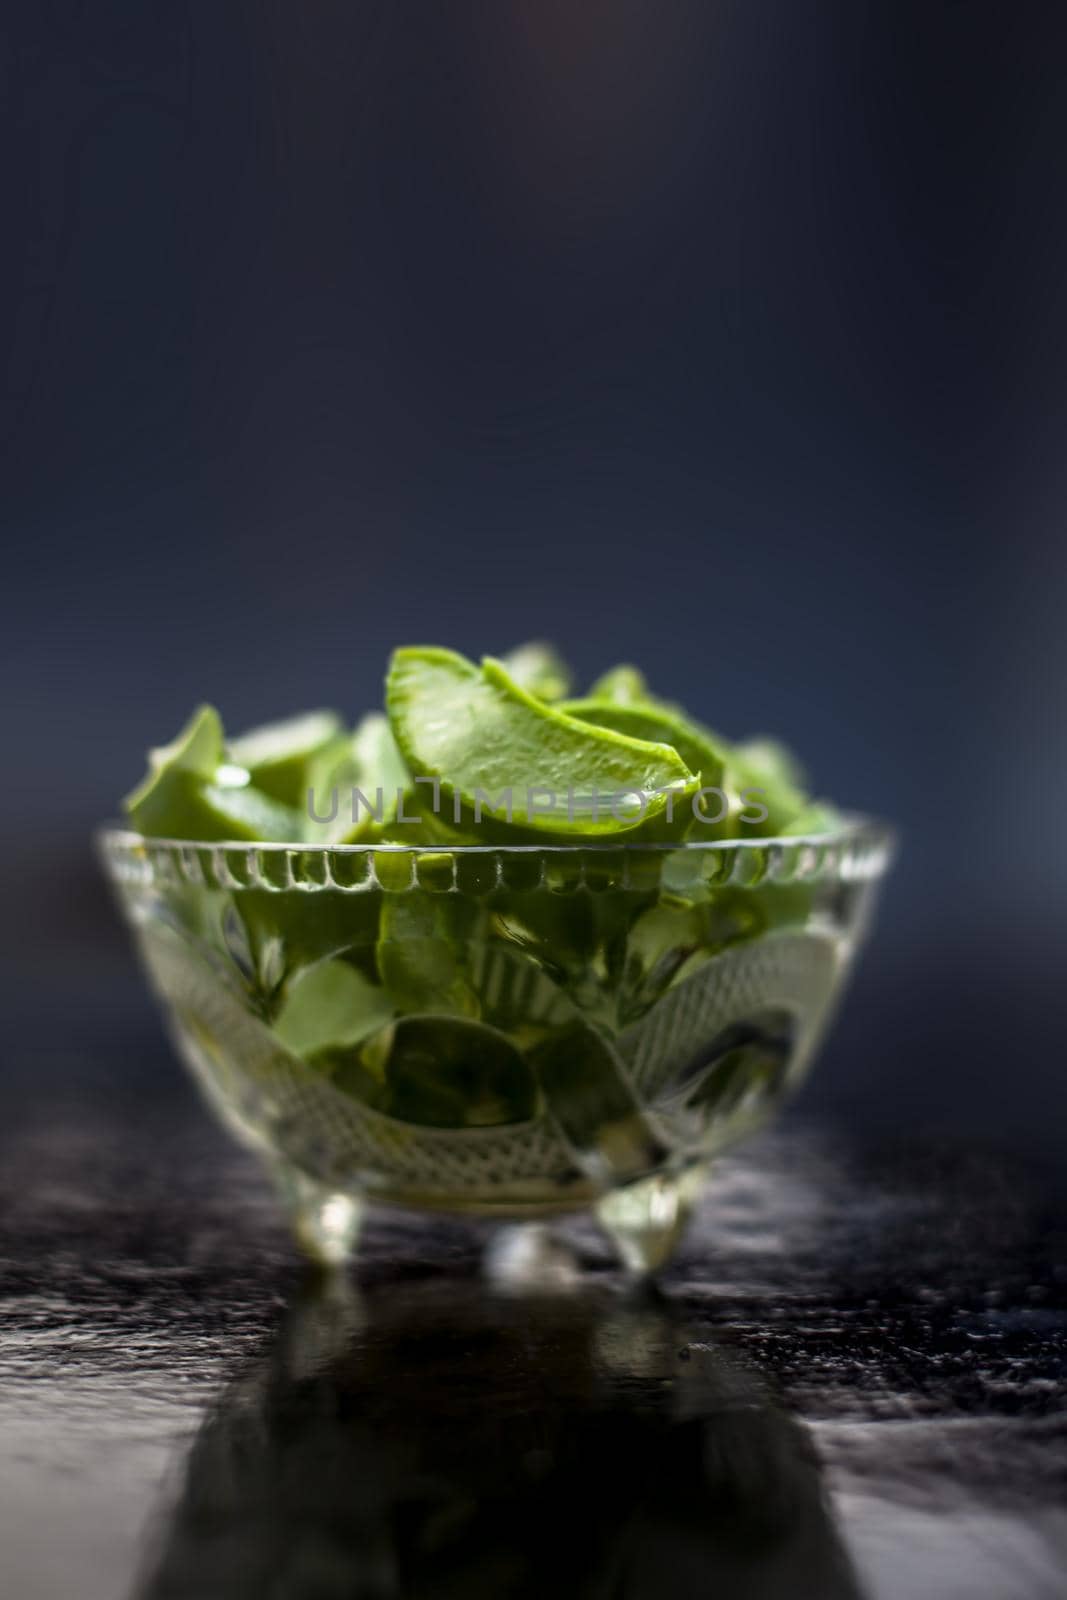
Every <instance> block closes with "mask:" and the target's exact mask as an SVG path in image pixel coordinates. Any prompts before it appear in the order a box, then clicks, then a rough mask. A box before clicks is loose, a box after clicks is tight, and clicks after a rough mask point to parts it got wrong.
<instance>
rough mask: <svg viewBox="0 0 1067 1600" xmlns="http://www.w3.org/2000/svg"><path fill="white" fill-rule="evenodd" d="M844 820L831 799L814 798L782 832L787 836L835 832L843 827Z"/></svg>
mask: <svg viewBox="0 0 1067 1600" xmlns="http://www.w3.org/2000/svg"><path fill="white" fill-rule="evenodd" d="M842 821H843V819H842V816H841V813H840V811H838V809H837V807H836V806H833V805H831V804H830V802H829V800H813V801H812V802H811V804H810V805H806V806H805V807H804V809H803V810H802V811H800V812H798V813H797V815H796V816H795V817H794V818H793V820H792V821H791V822H787V823H786V825H785V827H784V828H783V829H782V833H783V834H785V835H786V836H787V837H796V836H797V835H798V834H805V833H833V832H834V830H835V829H836V828H840V827H841V825H842Z"/></svg>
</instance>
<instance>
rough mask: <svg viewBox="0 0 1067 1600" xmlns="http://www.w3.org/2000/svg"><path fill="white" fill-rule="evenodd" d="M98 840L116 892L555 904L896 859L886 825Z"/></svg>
mask: <svg viewBox="0 0 1067 1600" xmlns="http://www.w3.org/2000/svg"><path fill="white" fill-rule="evenodd" d="M96 840H97V845H98V848H99V851H100V854H101V856H102V858H103V860H104V864H105V866H106V867H107V870H108V871H109V873H110V874H111V875H112V876H113V877H114V878H115V879H116V880H117V881H119V882H124V883H131V884H132V883H140V884H150V883H155V884H158V885H159V886H161V887H163V886H167V885H174V884H177V883H188V884H191V885H195V886H197V887H207V888H218V889H230V890H233V889H267V890H273V891H276V892H277V891H285V890H290V889H300V890H304V891H306V892H313V891H315V890H322V889H340V890H342V891H348V892H353V893H356V892H360V891H365V890H367V889H373V888H380V889H384V890H386V891H388V892H391V893H401V892H403V891H404V890H406V889H413V888H425V889H428V890H431V891H433V892H437V893H441V892H448V891H449V890H459V891H460V892H471V893H489V892H491V891H492V889H494V888H496V887H505V888H507V887H511V888H516V889H520V888H521V889H524V890H530V889H535V888H537V887H539V886H540V885H542V884H543V885H544V886H545V887H548V888H556V889H557V892H566V891H567V890H569V889H572V888H577V887H580V886H581V885H582V884H585V886H587V887H589V888H597V889H612V888H619V889H627V888H633V889H637V888H640V887H643V886H644V885H643V882H642V873H641V870H640V869H641V864H642V863H645V864H647V865H648V866H652V865H654V864H656V865H658V867H659V869H660V870H661V871H664V872H666V873H668V874H669V876H670V878H671V880H672V884H673V883H674V881H675V880H677V886H678V887H682V879H683V878H684V879H687V880H688V879H692V881H693V882H694V883H695V882H696V881H698V880H700V879H702V880H703V881H704V882H706V883H708V884H709V885H713V884H715V885H726V884H734V885H738V886H746V885H747V886H752V885H755V884H758V883H779V884H790V883H815V882H826V881H827V880H836V881H839V882H862V881H865V880H871V879H875V878H879V877H881V876H882V875H883V874H884V872H885V871H886V869H887V867H888V866H889V864H890V861H891V860H892V856H893V852H894V848H895V835H894V833H893V830H892V829H891V828H890V827H889V826H888V825H887V824H886V823H884V822H880V821H878V820H876V819H874V818H869V817H861V816H854V817H847V818H845V820H844V821H843V823H842V825H841V826H840V827H838V828H835V829H833V830H831V831H829V832H826V833H817V834H807V835H799V834H798V835H796V836H795V837H794V836H790V835H782V836H779V837H777V838H760V839H689V840H684V841H682V842H680V843H670V842H667V843H647V844H644V843H642V844H636V843H630V844H626V843H614V844H613V843H596V844H573V845H549V844H544V845H543V844H484V845H480V844H479V845H447V844H434V845H406V844H359V843H356V844H343V845H328V844H301V843H295V842H294V843H287V842H283V841H276V840H271V841H267V840H263V841H248V840H246V841H238V840H226V839H220V840H211V841H206V840H195V839H156V838H150V837H147V836H146V835H143V834H139V833H134V832H132V831H131V830H130V829H128V828H122V827H118V826H114V827H105V828H102V829H101V830H100V831H99V833H98V834H97V836H96ZM668 863H669V865H668ZM564 867H565V869H566V875H565V878H564V879H560V880H559V883H558V886H557V884H556V883H554V882H553V879H554V878H555V873H554V872H553V868H564ZM613 868H614V870H613ZM405 869H406V870H405ZM531 869H533V870H532V871H531Z"/></svg>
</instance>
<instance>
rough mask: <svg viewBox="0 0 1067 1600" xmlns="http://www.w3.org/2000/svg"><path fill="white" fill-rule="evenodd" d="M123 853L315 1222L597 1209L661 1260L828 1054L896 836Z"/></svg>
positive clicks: (184, 1052)
mask: <svg viewBox="0 0 1067 1600" xmlns="http://www.w3.org/2000/svg"><path fill="white" fill-rule="evenodd" d="M99 842H100V849H101V853H102V856H103V860H104V862H105V865H106V868H107V871H108V874H109V876H110V878H111V880H112V883H113V884H114V886H115V889H116V891H117V894H118V898H119V900H120V903H121V906H122V908H123V911H124V913H125V915H126V917H127V919H128V920H129V922H130V924H131V926H132V927H133V929H134V933H135V936H136V939H137V943H138V947H139V950H140V953H141V956H142V958H143V960H144V963H145V966H146V968H147V971H148V974H149V978H150V981H151V983H152V985H153V987H154V989H155V991H156V993H157V994H158V995H159V997H160V999H161V1001H162V1002H163V1009H164V1011H165V1014H166V1016H167V1019H168V1022H169V1025H170V1028H171V1031H172V1033H173V1037H174V1040H175V1043H176V1045H177V1048H178V1050H179V1052H180V1054H181V1056H182V1057H183V1059H184V1060H185V1061H186V1062H187V1063H188V1065H189V1066H190V1067H191V1069H192V1071H193V1073H194V1075H195V1077H196V1078H197V1080H198V1082H199V1083H200V1085H201V1086H202V1088H203V1090H204V1091H205V1093H206V1095H207V1097H208V1099H209V1100H210V1101H211V1103H212V1104H213V1105H214V1106H215V1107H216V1108H217V1110H218V1112H219V1114H220V1115H221V1117H222V1118H223V1120H224V1121H225V1122H226V1123H228V1124H229V1125H230V1126H231V1127H232V1128H233V1129H234V1130H235V1132H236V1133H237V1134H238V1136H239V1137H240V1138H241V1139H242V1140H244V1141H245V1142H246V1143H248V1144H251V1145H252V1146H254V1147H255V1148H256V1149H257V1150H258V1151H259V1152H260V1153H261V1155H262V1156H263V1158H264V1159H265V1161H266V1162H267V1164H268V1166H269V1167H270V1168H271V1170H272V1172H273V1173H274V1175H275V1177H276V1178H277V1180H278V1183H279V1186H280V1189H281V1192H282V1195H283V1197H284V1201H285V1204H286V1206H287V1208H288V1210H289V1213H290V1216H291V1218H292V1221H293V1225H294V1229H295V1232H296V1234H297V1237H298V1239H299V1240H300V1242H301V1244H302V1245H303V1246H304V1248H305V1249H306V1250H307V1251H308V1252H309V1253H310V1254H312V1255H313V1256H315V1257H317V1258H318V1259H320V1260H322V1261H329V1262H338V1261H341V1260H343V1259H344V1258H345V1257H346V1256H347V1255H348V1254H349V1253H350V1252H351V1250H352V1249H353V1247H354V1244H355V1241H356V1237H357V1233H358V1228H359V1222H360V1218H361V1215H362V1213H363V1210H364V1206H365V1203H366V1202H367V1201H368V1200H379V1201H382V1202H386V1203H390V1204H399V1205H404V1206H415V1207H428V1208H431V1209H448V1210H459V1211H467V1212H475V1213H481V1214H492V1215H497V1216H511V1217H524V1216H536V1215H539V1214H544V1213H547V1212H553V1211H568V1210H580V1209H583V1208H588V1207H591V1208H594V1209H595V1211H596V1214H597V1216H598V1217H599V1219H600V1221H601V1223H602V1224H603V1225H604V1227H605V1228H606V1230H607V1231H608V1233H609V1234H610V1235H611V1236H612V1237H613V1238H614V1240H615V1241H616V1244H617V1246H618V1248H619V1251H620V1254H621V1256H622V1258H623V1260H624V1262H625V1263H626V1264H627V1265H629V1266H630V1267H632V1268H634V1269H637V1270H654V1269H655V1268H656V1267H658V1266H659V1265H661V1264H662V1263H663V1262H664V1261H665V1260H666V1259H667V1257H668V1256H669V1254H670V1252H671V1250H672V1249H673V1247H674V1245H675V1244H676V1242H677V1240H678V1238H679V1236H680V1233H681V1230H682V1228H683V1226H684V1224H685V1220H686V1216H687V1214H688V1210H689V1207H690V1205H691V1202H692V1199H693V1197H694V1194H695V1191H696V1188H697V1186H698V1185H699V1182H700V1179H701V1177H702V1174H703V1172H704V1170H705V1169H706V1166H707V1164H708V1162H709V1161H710V1160H711V1159H712V1157H714V1155H715V1154H716V1153H717V1152H718V1151H720V1150H722V1149H723V1148H724V1147H725V1146H727V1145H729V1144H732V1143H733V1142H734V1141H735V1140H737V1139H739V1138H740V1137H741V1136H742V1135H744V1134H746V1133H748V1132H749V1131H750V1130H752V1129H753V1128H755V1127H756V1126H758V1125H759V1124H760V1123H761V1122H763V1121H764V1120H765V1119H766V1118H767V1116H768V1115H769V1114H770V1113H771V1112H772V1111H773V1110H774V1108H775V1107H776V1106H777V1105H778V1104H779V1103H780V1102H781V1100H782V1098H783V1096H784V1095H785V1094H786V1093H787V1092H788V1091H789V1090H790V1089H791V1088H792V1087H793V1086H794V1085H795V1084H796V1083H797V1082H798V1081H799V1079H800V1078H801V1076H802V1075H803V1074H804V1072H805V1071H806V1069H807V1067H808V1066H809V1064H810V1062H811V1059H812V1055H813V1052H814V1050H815V1048H816V1046H817V1044H818V1042H819V1039H820V1037H821V1036H822V1034H823V1032H824V1030H825V1028H826V1025H827V1022H828V1019H829V1017H830V1015H831V1013H832V1010H833V1006H834V1003H835V1001H836V1000H837V998H838V996H839V994H840V992H841V989H842V986H843V982H844V978H845V975H846V973H847V971H848V968H849V966H850V963H851V960H852V957H853V955H854V954H855V952H856V949H857V947H858V945H859V942H860V940H861V937H862V935H863V933H864V930H865V928H866V926H867V923H868V919H869V914H870V910H871V905H872V897H873V894H874V892H875V888H876V885H877V883H878V880H879V879H880V878H881V876H882V874H883V873H884V871H885V869H886V867H887V864H888V862H889V858H890V855H891V849H892V838H891V835H890V833H889V831H888V829H887V828H886V827H885V826H884V825H882V824H880V823H877V822H872V821H869V820H866V819H863V818H857V819H850V820H849V821H847V822H846V823H845V824H844V825H843V826H842V827H840V828H839V829H837V830H836V831H834V832H832V833H824V834H820V835H817V836H811V837H808V838H781V839H751V840H749V839H744V840H729V841H716V842H713V843H704V842H699V843H687V844H683V845H658V846H656V845H628V846H593V847H588V846H568V847H548V846H544V847H543V846H539V845H533V846H508V847H497V846H492V845H489V846H468V847H463V848H459V847H457V848H451V849H441V848H436V847H432V848H431V847H405V846H384V845H377V846H360V845H349V846H333V847H327V846H307V845H285V844H251V845H250V844H236V843H235V844H230V843H211V844H206V843H197V842H187V841H181V840H166V839H150V838H143V837H141V836H140V835H138V834H135V833H130V832H127V831H124V830H121V829H118V828H111V829H107V830H105V831H104V832H103V833H102V834H101V835H100V840H99Z"/></svg>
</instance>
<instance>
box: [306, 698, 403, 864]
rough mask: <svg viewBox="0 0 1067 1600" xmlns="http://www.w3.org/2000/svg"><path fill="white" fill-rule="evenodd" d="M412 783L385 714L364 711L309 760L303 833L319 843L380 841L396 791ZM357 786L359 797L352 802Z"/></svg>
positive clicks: (393, 812)
mask: <svg viewBox="0 0 1067 1600" xmlns="http://www.w3.org/2000/svg"><path fill="white" fill-rule="evenodd" d="M410 782H411V779H410V776H409V773H408V770H407V767H406V766H405V764H404V758H403V756H402V755H401V754H400V751H399V749H398V748H397V743H396V740H395V739H394V738H393V731H392V729H391V728H390V726H389V719H388V717H386V716H385V715H384V714H383V713H382V712H381V711H371V712H368V714H367V715H366V716H365V717H364V718H363V720H362V721H361V722H360V724H359V726H358V727H357V728H356V730H355V732H354V733H352V734H348V735H345V736H343V737H342V738H341V739H339V740H335V741H333V742H332V743H331V744H330V745H329V746H327V747H326V749H325V750H323V751H322V752H320V754H319V756H318V757H317V759H316V760H315V761H314V762H313V763H312V764H311V767H310V769H309V771H308V791H309V792H308V794H307V795H305V802H306V805H307V813H308V815H307V837H308V838H309V839H310V840H312V841H314V842H315V843H319V844H360V843H365V842H378V841H379V840H380V839H382V838H383V837H384V836H385V834H386V833H387V832H388V831H389V830H390V829H391V828H392V825H393V822H394V820H395V818H396V814H397V794H398V793H399V792H401V791H403V790H406V789H407V788H408V787H409V785H410ZM357 789H358V790H359V793H360V795H361V796H362V798H361V799H356V800H355V801H354V791H356V790H357ZM379 790H381V794H380V795H379V793H378V791H379ZM406 809H407V810H408V811H409V812H411V808H410V807H408V808H406ZM334 811H335V812H336V815H334V816H331V812H334ZM412 814H413V813H412ZM399 837H400V839H401V842H405V843H411V844H415V843H419V842H421V841H419V840H417V839H415V838H411V839H404V838H403V830H400V835H399Z"/></svg>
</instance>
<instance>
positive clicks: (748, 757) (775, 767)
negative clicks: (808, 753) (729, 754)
mask: <svg viewBox="0 0 1067 1600" xmlns="http://www.w3.org/2000/svg"><path fill="white" fill-rule="evenodd" d="M735 755H736V757H737V759H738V760H739V761H740V762H742V763H743V764H744V766H745V768H746V769H747V771H749V772H750V773H752V774H753V775H754V776H758V777H760V778H762V780H763V781H764V782H765V783H766V784H768V785H769V786H771V787H772V788H782V789H793V790H795V791H796V793H797V794H800V795H802V794H803V793H804V791H805V789H806V788H807V782H808V779H807V774H806V773H805V772H804V769H803V767H802V766H801V765H800V762H799V761H798V760H797V758H796V756H795V755H794V754H793V752H792V751H791V750H790V749H789V748H788V746H786V745H784V744H782V743H781V741H780V740H778V739H767V738H759V739H744V740H742V741H741V743H740V744H738V745H736V746H735Z"/></svg>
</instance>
